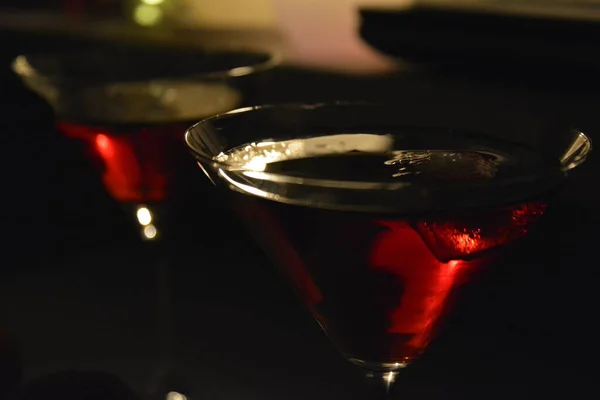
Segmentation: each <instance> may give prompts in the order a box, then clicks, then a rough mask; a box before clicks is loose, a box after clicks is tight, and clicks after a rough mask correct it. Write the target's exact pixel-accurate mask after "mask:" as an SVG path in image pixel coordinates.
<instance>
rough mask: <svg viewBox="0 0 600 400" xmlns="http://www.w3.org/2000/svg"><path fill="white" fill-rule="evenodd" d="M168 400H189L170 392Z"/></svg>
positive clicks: (184, 396) (182, 395) (177, 393)
mask: <svg viewBox="0 0 600 400" xmlns="http://www.w3.org/2000/svg"><path fill="white" fill-rule="evenodd" d="M166 400H187V396H186V395H184V394H181V393H179V392H169V393H167V399H166Z"/></svg>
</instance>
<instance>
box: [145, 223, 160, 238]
mask: <svg viewBox="0 0 600 400" xmlns="http://www.w3.org/2000/svg"><path fill="white" fill-rule="evenodd" d="M143 232H144V236H145V237H146V239H154V238H155V237H156V234H157V233H158V231H157V230H156V227H155V226H154V225H152V224H150V225H146V226H145V227H144V231H143Z"/></svg>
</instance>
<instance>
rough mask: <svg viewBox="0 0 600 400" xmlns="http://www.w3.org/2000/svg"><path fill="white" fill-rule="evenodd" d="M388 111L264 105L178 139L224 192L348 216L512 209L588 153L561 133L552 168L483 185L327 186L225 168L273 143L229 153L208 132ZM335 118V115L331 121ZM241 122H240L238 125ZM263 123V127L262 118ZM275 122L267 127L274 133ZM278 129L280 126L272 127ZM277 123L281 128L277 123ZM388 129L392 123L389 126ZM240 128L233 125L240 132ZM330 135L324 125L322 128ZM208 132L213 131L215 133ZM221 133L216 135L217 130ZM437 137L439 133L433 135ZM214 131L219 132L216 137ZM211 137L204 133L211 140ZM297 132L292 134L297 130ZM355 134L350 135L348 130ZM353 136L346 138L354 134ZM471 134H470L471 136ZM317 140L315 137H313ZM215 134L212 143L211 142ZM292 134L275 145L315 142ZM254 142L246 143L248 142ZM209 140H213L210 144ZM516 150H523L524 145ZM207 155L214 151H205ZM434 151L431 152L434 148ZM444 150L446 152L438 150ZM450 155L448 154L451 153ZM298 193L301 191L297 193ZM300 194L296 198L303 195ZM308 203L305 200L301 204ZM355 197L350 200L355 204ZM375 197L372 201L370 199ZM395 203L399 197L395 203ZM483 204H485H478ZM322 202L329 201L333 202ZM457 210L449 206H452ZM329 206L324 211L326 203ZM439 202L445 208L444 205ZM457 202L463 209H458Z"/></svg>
mask: <svg viewBox="0 0 600 400" xmlns="http://www.w3.org/2000/svg"><path fill="white" fill-rule="evenodd" d="M394 106H395V104H393V103H392V104H389V103H388V104H386V103H371V102H365V101H362V102H360V101H359V102H355V101H351V102H347V101H342V102H325V103H315V104H301V103H283V104H265V105H260V106H251V107H242V108H238V109H235V110H231V111H229V112H226V113H222V114H218V115H214V116H212V117H208V118H204V119H202V120H200V121H199V122H197V123H196V124H194V125H193V126H191V127H190V128H189V129H188V130H187V131H186V133H185V136H184V140H185V142H186V144H187V146H188V148H189V150H190V152H191V154H192V155H193V156H194V158H195V159H196V161H197V162H198V164H199V166H200V168H201V169H202V170H203V171H204V173H205V174H206V175H207V176H208V177H209V179H210V180H211V181H212V182H213V183H215V182H216V181H215V180H214V179H213V178H212V177H211V174H210V173H209V170H212V171H214V172H215V173H216V174H217V175H216V176H215V178H216V177H217V176H218V177H219V178H220V179H223V180H224V181H225V183H226V184H228V185H229V186H230V189H232V190H243V191H247V192H248V193H251V194H254V195H257V196H259V197H264V198H269V199H277V201H279V202H282V203H288V204H298V205H306V204H305V203H306V198H310V200H309V202H310V204H312V203H315V204H316V203H318V204H319V207H320V208H331V209H336V210H345V209H347V210H352V211H377V212H382V211H386V212H387V211H391V212H396V211H395V210H396V208H397V202H398V201H402V202H403V204H404V206H403V207H405V210H404V211H403V212H408V211H406V210H409V211H410V210H413V209H414V211H415V212H417V211H427V210H429V211H432V210H438V209H439V210H442V209H445V207H456V208H464V207H467V208H469V207H481V206H482V204H495V203H496V202H500V203H502V204H509V203H516V202H520V201H523V200H527V199H530V198H534V197H536V196H539V195H542V194H544V193H549V192H551V191H553V190H554V189H556V188H557V187H558V186H559V184H560V183H562V182H563V181H564V180H565V179H566V175H567V173H568V172H569V171H570V170H572V169H574V168H576V167H577V166H578V165H580V164H581V163H583V162H584V161H585V159H586V158H587V155H588V154H589V152H590V150H591V149H592V146H591V140H590V139H589V138H588V137H587V136H586V135H585V134H583V133H582V132H580V131H578V130H575V129H568V130H565V133H566V134H568V140H569V143H568V144H567V146H566V148H565V149H563V148H561V152H560V154H556V163H555V164H554V163H548V165H542V166H541V167H540V168H537V169H535V170H534V171H523V173H522V174H518V175H513V176H506V177H500V178H496V179H490V180H448V181H433V182H432V181H427V182H425V181H423V182H419V181H416V182H414V181H413V182H409V181H404V182H402V181H398V182H393V181H390V180H385V181H384V180H381V179H377V178H375V179H369V178H367V179H364V178H362V179H345V180H344V179H327V178H322V177H318V176H317V177H306V178H305V177H299V176H294V175H293V174H287V173H281V172H265V171H263V170H259V169H257V168H254V167H253V166H245V165H239V164H235V165H232V164H231V163H228V162H227V161H224V160H219V159H217V157H218V156H219V155H221V154H223V153H225V152H227V151H228V150H232V149H235V148H236V147H239V146H242V145H244V144H251V143H254V142H256V141H260V140H274V141H277V140H278V139H277V138H270V137H268V136H266V137H260V138H258V137H254V138H252V137H249V138H248V139H249V140H248V141H247V142H246V143H239V144H236V145H232V146H223V144H224V143H219V142H218V140H219V136H222V138H223V140H224V141H225V142H226V141H227V134H226V132H225V130H226V129H227V128H226V127H225V128H221V127H219V126H214V125H213V123H214V122H216V121H219V120H224V119H228V118H236V117H240V116H241V115H244V114H247V113H251V112H258V111H260V110H267V111H268V110H272V111H271V112H273V111H276V110H278V109H281V110H284V109H288V110H292V111H298V112H302V111H305V112H310V111H311V110H318V109H319V108H323V107H338V108H340V109H341V110H343V107H355V108H363V107H364V108H365V112H367V110H368V108H369V107H374V108H375V112H379V113H381V112H387V111H388V110H393V109H397V108H395V107H394ZM348 113H349V110H348V111H343V112H340V117H339V118H342V116H343V115H350V114H348ZM336 118H338V117H337V116H336V117H334V119H336ZM242 121H243V119H241V120H240V122H242ZM265 121H267V122H268V121H269V119H268V117H267V119H266V120H265ZM277 123H278V122H276V121H274V127H276V124H277ZM279 123H281V121H279ZM284 123H285V122H284ZM394 124H395V123H394ZM240 126H241V125H240ZM388 126H389V127H390V130H391V131H390V133H391V134H392V135H393V134H394V131H393V129H394V126H392V125H388ZM404 127H405V128H410V127H412V128H417V129H418V127H419V126H418V125H416V126H415V125H408V124H407V125H402V123H401V120H399V122H398V124H397V126H396V128H404ZM328 128H330V126H328ZM342 128H343V122H341V123H340V129H342ZM421 128H423V129H426V130H427V129H428V128H432V127H431V126H429V127H428V126H427V125H426V124H425V125H424V126H421ZM215 129H216V131H215ZM221 129H223V131H221ZM434 129H435V130H436V131H437V132H440V130H439V129H437V128H434ZM218 131H221V132H218ZM211 132H212V133H211ZM298 132H300V131H298ZM356 132H357V131H356ZM356 132H354V133H356ZM454 132H455V133H457V134H458V133H467V134H468V133H469V132H468V131H465V130H455V131H454ZM338 133H340V134H344V133H347V134H351V133H353V132H352V129H350V131H346V132H342V131H340V132H338ZM360 133H363V134H364V133H368V128H366V129H361V132H360ZM372 133H373V134H376V135H377V134H379V133H383V131H382V130H381V129H380V128H378V127H377V121H373V132H372ZM471 133H472V132H471ZM321 134H323V132H321ZM482 134H483V135H484V136H487V137H489V138H490V139H491V140H498V143H499V144H501V143H502V142H505V144H506V143H509V144H510V143H515V144H517V143H519V141H515V140H514V139H513V140H511V139H509V138H507V139H504V140H503V139H501V138H497V137H495V136H494V135H491V134H489V133H487V134H486V132H482ZM215 135H216V136H215ZM294 135H296V133H295V132H294V131H292V132H291V133H290V134H289V135H287V136H285V135H284V137H282V138H281V139H280V140H284V141H285V140H288V139H289V140H294V139H295V138H297V139H300V138H303V139H307V138H310V137H311V136H313V137H316V136H319V132H317V131H316V130H315V131H307V132H306V135H300V134H298V135H297V136H294ZM252 139H254V140H252ZM215 140H217V141H216V142H215ZM522 145H525V146H527V144H526V143H522ZM213 149H214V151H212V150H213ZM438 150H439V149H438ZM446 150H451V149H446ZM455 150H456V149H455ZM537 151H538V152H539V154H540V155H543V156H546V157H549V156H551V157H552V159H554V158H555V156H554V155H550V154H546V153H545V151H544V149H543V148H539V149H537ZM301 188H305V189H306V190H308V191H306V190H304V189H301ZM303 190H304V191H303ZM345 195H351V196H353V197H352V200H350V201H347V202H339V201H337V200H335V199H337V198H343V197H339V196H345ZM306 196H308V197H306ZM355 196H356V197H355ZM373 196H375V197H373ZM398 196H401V197H398ZM442 198H445V199H448V200H447V201H446V202H443V204H441V203H440V204H438V203H439V200H436V199H442ZM484 198H485V199H486V200H485V201H484V200H483V199H484ZM328 199H334V200H335V201H333V200H331V201H333V203H331V201H329V200H328ZM459 200H460V201H461V202H462V203H460V204H459V203H457V201H459ZM329 203H331V204H329ZM446 203H447V204H446ZM463 203H464V204H463Z"/></svg>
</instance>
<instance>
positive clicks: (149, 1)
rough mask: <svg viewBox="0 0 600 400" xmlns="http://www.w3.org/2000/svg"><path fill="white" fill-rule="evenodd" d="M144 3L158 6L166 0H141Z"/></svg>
mask: <svg viewBox="0 0 600 400" xmlns="http://www.w3.org/2000/svg"><path fill="white" fill-rule="evenodd" d="M141 1H142V3H144V4H148V5H149V6H157V5H159V4H162V3H163V2H164V1H165V0H141Z"/></svg>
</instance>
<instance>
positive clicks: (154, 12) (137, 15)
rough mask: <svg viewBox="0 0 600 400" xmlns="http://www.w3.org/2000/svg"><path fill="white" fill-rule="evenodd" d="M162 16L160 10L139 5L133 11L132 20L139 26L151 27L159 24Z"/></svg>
mask: <svg viewBox="0 0 600 400" xmlns="http://www.w3.org/2000/svg"><path fill="white" fill-rule="evenodd" d="M151 1H152V0H151ZM162 14H163V12H162V10H161V9H160V8H158V7H156V6H154V5H149V4H140V5H138V6H137V7H135V10H133V19H134V20H135V22H137V23H138V24H140V25H143V26H152V25H156V24H157V23H158V22H160V20H161V19H162V16H163V15H162Z"/></svg>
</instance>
